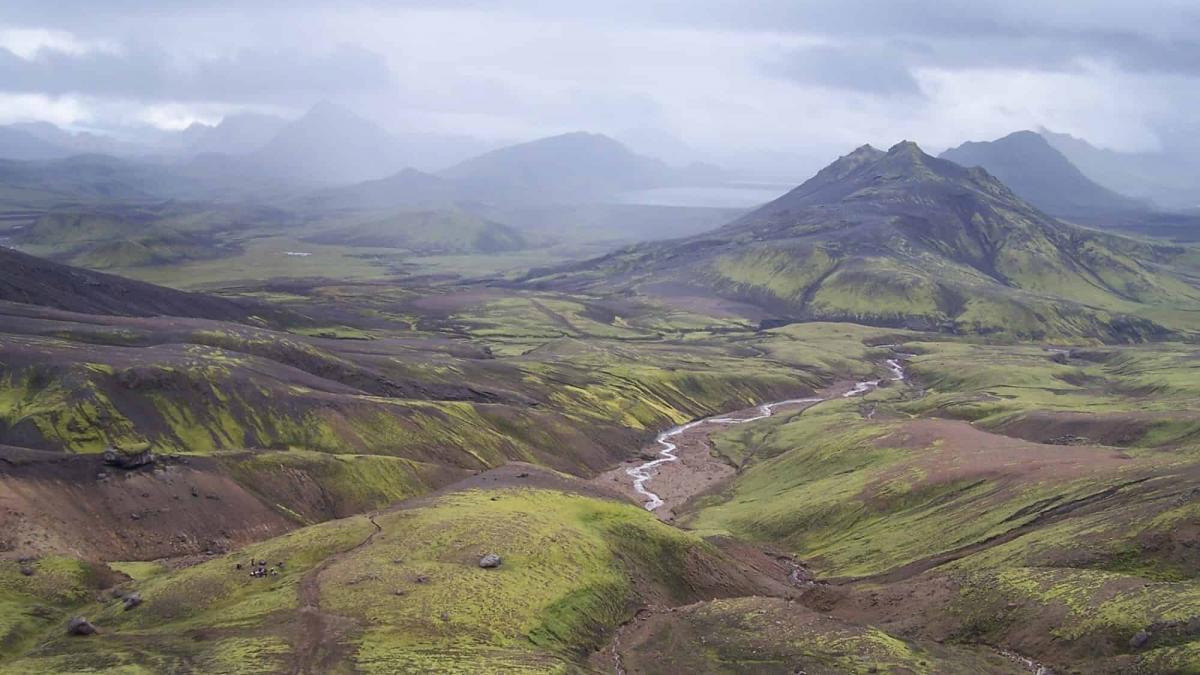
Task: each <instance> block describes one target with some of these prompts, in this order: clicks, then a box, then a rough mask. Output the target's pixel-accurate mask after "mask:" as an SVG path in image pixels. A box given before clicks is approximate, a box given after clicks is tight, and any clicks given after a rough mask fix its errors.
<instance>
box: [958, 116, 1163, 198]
mask: <svg viewBox="0 0 1200 675" xmlns="http://www.w3.org/2000/svg"><path fill="white" fill-rule="evenodd" d="M939 157H941V158H942V159H948V160H951V161H953V162H956V163H958V164H961V165H963V166H980V167H983V168H984V169H986V170H987V171H988V172H989V173H991V174H992V175H994V176H996V178H997V179H999V180H1001V181H1003V182H1004V183H1005V184H1006V185H1008V186H1009V187H1010V188H1011V189H1012V190H1013V191H1014V192H1015V193H1016V194H1017V195H1019V196H1021V197H1022V198H1023V199H1024V200H1026V201H1028V202H1029V203H1030V204H1032V205H1034V206H1036V207H1038V208H1039V209H1041V210H1043V211H1045V212H1046V213H1049V214H1051V215H1055V216H1060V217H1064V218H1084V219H1087V218H1097V217H1111V216H1113V215H1115V214H1121V213H1130V212H1138V211H1145V210H1147V209H1148V205H1147V204H1145V203H1143V202H1140V201H1138V200H1136V199H1133V198H1132V197H1127V196H1125V195H1121V194H1118V193H1117V192H1115V191H1113V190H1110V189H1109V188H1106V187H1104V186H1102V185H1100V184H1098V183H1096V182H1095V181H1093V180H1091V179H1090V178H1088V177H1087V176H1086V175H1084V173H1083V172H1082V171H1080V169H1079V168H1078V167H1076V166H1075V165H1074V164H1073V163H1072V162H1071V161H1070V160H1069V159H1068V158H1067V157H1066V156H1065V155H1064V154H1063V153H1061V152H1059V151H1058V150H1057V149H1055V148H1054V147H1053V146H1051V144H1050V143H1048V142H1047V141H1046V139H1045V138H1043V137H1042V136H1041V135H1040V134H1037V133H1035V132H1032V131H1017V132H1013V133H1011V134H1009V135H1007V136H1004V137H1002V138H999V139H996V140H994V141H983V142H967V143H963V144H962V145H959V146H958V147H956V148H951V149H949V150H947V151H945V152H943V153H941V155H939Z"/></svg>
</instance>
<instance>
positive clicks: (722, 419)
mask: <svg viewBox="0 0 1200 675" xmlns="http://www.w3.org/2000/svg"><path fill="white" fill-rule="evenodd" d="M900 356H909V355H908V354H903V355H900ZM887 367H888V369H889V370H890V371H891V378H890V379H891V381H892V382H900V381H903V380H904V378H905V374H904V364H902V363H901V362H900V360H899V359H898V358H893V359H888V360H887ZM880 382H881V380H860V381H858V382H855V383H854V387H853V388H851V389H850V391H848V392H846V393H844V394H842V397H843V398H850V397H852V396H862V395H863V394H866V393H867V392H869V391H871V390H872V389H875V388H876V387H878V386H879V383H880ZM826 400H829V399H828V398H822V397H815V398H791V399H787V400H786V401H775V402H774V403H764V404H762V405H760V406H758V414H757V415H755V416H753V417H744V418H734V417H726V416H725V415H716V416H713V417H705V418H702V419H698V420H696V421H694V422H688V423H687V424H683V425H680V426H677V427H672V428H670V429H667V430H666V431H664V432H662V433H660V434H659V435H658V436H657V437H656V438H655V439H654V440H655V442H656V443H658V445H659V446H661V448H662V449H661V450H659V451H658V458H657V459H652V460H650V461H648V462H646V463H644V464H639V465H637V466H635V467H630V468H628V469H625V473H627V474H629V476H630V477H631V478H633V489H634V491H636V492H637V493H638V494H640V495H642V496H643V497H645V498H646V501H645V503H644V504H643V505H644V506H645V507H646V510H647V511H653V510H655V509H657V508H658V507H660V506H662V505H663V503H664V502H663V499H662V497H659V496H658V495H657V494H655V493H653V492H651V491H650V490H648V489H646V483H647V482H649V481H650V479H652V478H654V475H655V473H656V472H655V469H657V468H658V467H659V466H661V465H663V464H667V463H668V462H677V461H679V457H677V456H676V455H675V451H676V450H677V449H678V446H677V445H676V444H675V443H673V442H671V439H672V438H674V437H675V436H678V435H679V434H682V433H683V432H685V431H687V430H689V429H694V428H696V427H698V426H701V425H705V424H744V423H746V422H754V421H756V420H761V419H765V418H767V417H770V416H771V415H774V414H775V409H776V408H778V407H779V406H784V405H791V404H795V403H820V402H821V401H826Z"/></svg>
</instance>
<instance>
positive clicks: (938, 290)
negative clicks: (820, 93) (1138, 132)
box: [526, 142, 1200, 341]
mask: <svg viewBox="0 0 1200 675" xmlns="http://www.w3.org/2000/svg"><path fill="white" fill-rule="evenodd" d="M1178 254H1179V250H1177V249H1174V248H1171V247H1166V246H1155V245H1150V244H1146V243H1143V242H1138V241H1136V240H1132V239H1126V238H1123V237H1119V236H1116V235H1110V234H1105V233H1102V232H1098V231H1093V230H1087V229H1084V228H1080V227H1076V226H1072V225H1069V224H1065V223H1062V222H1060V221H1057V220H1055V219H1053V218H1051V217H1049V216H1047V215H1045V214H1043V213H1042V212H1040V211H1038V210H1037V209H1036V208H1034V207H1033V206H1031V205H1029V204H1028V203H1026V202H1024V201H1023V200H1021V199H1020V198H1019V197H1017V196H1016V195H1015V194H1014V193H1013V192H1012V191H1011V190H1010V189H1009V188H1008V187H1007V186H1005V185H1004V184H1003V183H1002V182H1001V181H999V180H998V179H997V178H995V177H994V176H992V175H991V174H989V173H988V172H987V171H985V170H983V169H979V168H965V167H962V166H959V165H958V164H955V163H953V162H950V161H949V160H944V159H939V158H935V157H932V156H929V155H927V154H925V153H924V152H923V151H921V149H920V148H919V147H918V146H917V145H916V144H914V143H911V142H902V143H899V144H897V145H895V146H893V147H892V148H891V149H889V150H888V151H887V152H886V153H883V152H881V151H878V150H876V149H874V148H871V147H870V146H863V147H861V148H859V149H857V150H855V151H854V152H852V153H849V154H847V155H845V156H843V157H841V158H839V159H838V160H836V161H835V162H833V163H832V164H830V165H829V166H827V167H826V168H825V169H823V170H822V171H820V172H818V173H817V174H816V175H815V176H813V177H812V178H810V179H809V180H808V181H805V182H804V183H803V184H801V185H800V186H798V187H797V188H795V189H793V190H792V191H790V192H788V193H787V194H785V195H783V196H782V197H780V198H779V199H777V200H775V201H773V202H770V203H769V204H767V205H765V206H763V207H761V208H759V209H757V210H755V211H753V212H751V213H749V214H747V215H745V216H743V217H741V218H739V219H737V220H735V221H733V222H732V223H729V224H727V225H725V226H723V227H721V228H719V229H717V230H714V231H712V232H709V233H706V234H703V235H698V236H695V237H690V238H687V239H682V240H676V241H673V242H666V243H662V244H655V245H644V246H638V247H631V248H627V249H624V250H622V251H619V252H616V253H614V254H610V255H609V256H605V257H602V258H598V259H594V260H592V261H588V262H585V263H581V264H578V265H574V266H567V267H565V268H560V269H557V270H549V271H546V270H543V271H538V272H534V273H532V274H531V275H530V276H529V277H527V279H526V281H527V282H528V283H531V284H534V285H545V286H549V287H560V288H572V289H577V290H590V291H592V292H637V293H641V294H643V295H646V296H648V297H653V298H657V299H658V300H661V301H662V302H665V303H667V304H670V303H672V302H678V301H683V300H684V299H687V298H691V299H692V300H688V301H694V299H696V298H702V297H705V296H711V295H715V296H717V297H720V298H724V299H726V300H732V301H736V302H739V303H744V304H746V305H749V306H753V307H757V308H758V309H759V310H760V311H761V317H760V318H761V319H762V320H763V321H764V322H765V325H777V324H779V323H788V322H792V321H808V320H844V321H853V322H859V323H866V324H870V325H887V326H902V327H910V328H925V329H938V330H943V331H949V332H963V333H980V334H992V333H1001V334H1010V335H1013V336H1017V337H1023V338H1036V339H1042V338H1047V337H1051V338H1052V337H1091V338H1099V339H1103V340H1114V341H1140V340H1144V339H1149V338H1151V337H1155V336H1159V337H1161V336H1163V335H1165V334H1167V333H1169V332H1171V330H1174V329H1180V330H1185V331H1194V330H1195V329H1196V326H1194V325H1193V324H1192V323H1190V321H1191V320H1190V319H1188V318H1187V317H1186V316H1183V315H1181V316H1180V317H1173V319H1172V321H1173V328H1167V327H1166V326H1164V325H1161V324H1159V323H1157V322H1156V321H1155V320H1152V319H1150V318H1147V315H1148V314H1155V311H1151V310H1152V308H1154V307H1166V306H1171V307H1175V306H1188V307H1192V306H1196V305H1197V304H1200V290H1197V288H1196V287H1195V286H1194V285H1192V284H1190V283H1188V282H1187V281H1186V280H1185V279H1184V278H1182V277H1181V276H1179V275H1177V274H1174V273H1172V272H1171V271H1170V270H1169V269H1168V268H1167V265H1168V264H1169V262H1170V261H1171V260H1172V256H1174V255H1178ZM1160 313H1161V312H1160ZM1175 319H1178V320H1177V321H1175Z"/></svg>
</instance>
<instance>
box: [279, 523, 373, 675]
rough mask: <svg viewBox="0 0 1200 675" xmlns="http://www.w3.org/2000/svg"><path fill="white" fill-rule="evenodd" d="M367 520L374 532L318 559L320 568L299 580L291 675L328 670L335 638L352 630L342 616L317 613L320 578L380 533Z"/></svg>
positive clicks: (334, 653)
mask: <svg viewBox="0 0 1200 675" xmlns="http://www.w3.org/2000/svg"><path fill="white" fill-rule="evenodd" d="M367 519H368V520H370V521H371V525H373V526H374V527H375V529H374V531H372V532H371V534H370V535H368V536H367V538H366V539H363V540H362V541H361V542H359V543H358V544H356V545H355V546H354V547H352V548H348V549H346V550H345V551H342V552H341V553H335V554H334V555H331V556H329V557H328V558H326V559H324V560H322V561H321V564H320V565H317V566H316V567H314V568H312V569H311V570H309V571H308V572H306V573H305V574H304V576H303V577H302V578H301V579H300V590H299V594H300V621H299V626H298V631H299V635H298V636H297V638H296V649H295V654H296V663H295V665H294V666H293V667H292V675H309V674H311V675H321V674H322V673H328V672H331V671H332V667H333V665H334V663H335V662H336V660H337V658H338V656H339V653H338V644H339V638H341V637H342V636H343V635H344V634H345V633H346V631H347V629H348V628H350V627H352V625H353V622H352V621H351V620H350V619H347V618H346V617H342V616H336V615H333V614H327V613H325V612H323V611H321V584H320V577H321V573H322V572H324V571H325V570H326V569H328V568H329V566H330V565H332V564H334V563H336V562H338V561H339V560H341V559H342V558H344V557H346V556H347V555H349V554H351V553H353V552H355V551H357V550H359V549H361V548H363V547H365V546H368V545H369V544H370V543H371V542H372V541H374V539H375V537H376V536H377V535H379V533H380V532H383V528H382V527H380V526H379V523H378V522H376V521H375V515H370V516H367Z"/></svg>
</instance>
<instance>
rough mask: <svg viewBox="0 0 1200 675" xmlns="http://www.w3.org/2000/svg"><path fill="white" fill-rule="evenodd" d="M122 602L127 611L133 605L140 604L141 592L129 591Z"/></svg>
mask: <svg viewBox="0 0 1200 675" xmlns="http://www.w3.org/2000/svg"><path fill="white" fill-rule="evenodd" d="M122 604H123V605H124V606H125V611H126V612H128V611H129V610H131V609H133V608H134V607H137V606H138V605H140V604H142V594H141V593H130V594H129V595H127V596H125V599H124V600H123V601H122Z"/></svg>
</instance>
